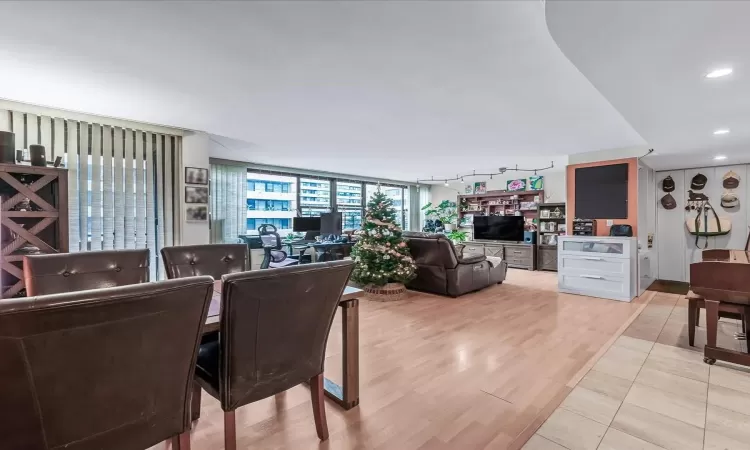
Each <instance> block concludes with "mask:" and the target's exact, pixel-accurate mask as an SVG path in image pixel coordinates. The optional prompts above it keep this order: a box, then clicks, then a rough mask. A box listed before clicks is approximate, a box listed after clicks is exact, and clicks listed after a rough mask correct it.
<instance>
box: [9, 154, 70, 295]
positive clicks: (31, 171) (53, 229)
mask: <svg viewBox="0 0 750 450" xmlns="http://www.w3.org/2000/svg"><path fill="white" fill-rule="evenodd" d="M0 191H1V192H2V195H3V202H2V220H1V223H2V226H3V228H4V230H3V236H4V237H5V238H6V239H7V240H5V241H3V242H2V261H3V264H2V271H0V277H2V286H3V292H2V297H3V298H8V297H15V296H19V295H22V294H23V292H22V291H23V289H24V287H25V286H24V281H23V257H24V256H26V255H30V254H40V253H42V254H43V253H66V252H67V251H68V171H67V170H66V169H60V168H52V167H32V166H22V165H16V164H0ZM26 199H28V201H29V203H30V206H29V208H30V209H34V210H33V211H15V210H14V209H17V208H18V207H19V204H21V203H22V202H25V201H26ZM28 247H35V249H34V251H33V252H30V251H28V250H32V249H30V248H28Z"/></svg>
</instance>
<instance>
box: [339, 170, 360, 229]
mask: <svg viewBox="0 0 750 450" xmlns="http://www.w3.org/2000/svg"><path fill="white" fill-rule="evenodd" d="M336 207H337V209H338V211H339V212H341V217H342V219H343V220H342V222H343V225H342V226H343V228H344V229H345V230H358V229H359V228H360V227H362V207H363V204H362V183H355V182H350V181H336Z"/></svg>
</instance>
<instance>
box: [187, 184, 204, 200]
mask: <svg viewBox="0 0 750 450" xmlns="http://www.w3.org/2000/svg"><path fill="white" fill-rule="evenodd" d="M185 203H203V204H206V203H208V186H205V187H204V186H185Z"/></svg>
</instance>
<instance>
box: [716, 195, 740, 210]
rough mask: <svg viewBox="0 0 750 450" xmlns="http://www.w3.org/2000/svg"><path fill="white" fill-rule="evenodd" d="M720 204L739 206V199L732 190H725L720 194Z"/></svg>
mask: <svg viewBox="0 0 750 450" xmlns="http://www.w3.org/2000/svg"><path fill="white" fill-rule="evenodd" d="M721 206H722V207H724V208H736V207H738V206H740V199H739V198H737V196H736V195H735V194H734V192H725V193H724V194H723V195H722V196H721Z"/></svg>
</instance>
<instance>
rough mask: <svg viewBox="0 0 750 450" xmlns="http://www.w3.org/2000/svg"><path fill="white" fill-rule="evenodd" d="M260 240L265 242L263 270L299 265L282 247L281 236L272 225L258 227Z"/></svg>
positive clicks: (261, 264)
mask: <svg viewBox="0 0 750 450" xmlns="http://www.w3.org/2000/svg"><path fill="white" fill-rule="evenodd" d="M258 233H259V234H260V239H261V241H263V250H264V252H265V254H264V255H263V262H261V263H260V268H261V269H268V268H271V269H274V268H278V267H286V266H292V265H295V264H299V260H298V259H294V258H292V257H289V256H288V255H287V254H286V252H285V251H284V250H282V246H281V236H279V233H278V232H277V230H276V227H275V226H273V225H271V224H263V225H261V226H259V227H258Z"/></svg>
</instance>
